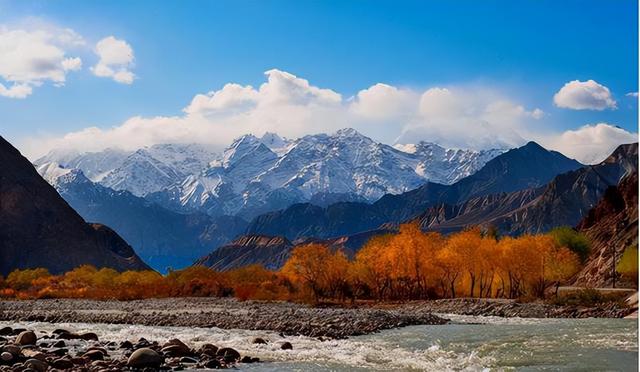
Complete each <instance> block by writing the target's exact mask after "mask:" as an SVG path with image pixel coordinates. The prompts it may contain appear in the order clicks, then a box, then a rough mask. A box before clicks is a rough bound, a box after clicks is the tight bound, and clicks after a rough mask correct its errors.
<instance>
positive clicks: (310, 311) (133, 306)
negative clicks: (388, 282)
mask: <svg viewBox="0 0 640 372" xmlns="http://www.w3.org/2000/svg"><path fill="white" fill-rule="evenodd" d="M0 321H38V322H51V323H59V322H74V323H75V322H78V323H116V324H141V325H150V326H186V327H218V328H223V329H248V330H270V331H276V332H281V333H283V334H286V335H304V336H310V337H329V338H345V337H349V336H356V335H363V334H368V333H373V332H377V331H380V330H383V329H389V328H396V327H404V326H409V325H423V324H444V323H446V322H447V320H446V319H444V318H441V317H438V316H436V315H433V314H432V313H431V310H429V309H427V308H424V309H421V308H403V307H387V308H378V307H360V308H337V307H331V308H313V307H309V306H306V305H301V304H294V303H288V302H257V301H237V300H235V299H231V298H166V299H147V300H139V301H94V300H74V299H52V300H25V301H0Z"/></svg>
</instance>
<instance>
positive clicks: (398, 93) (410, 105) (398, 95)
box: [350, 83, 418, 121]
mask: <svg viewBox="0 0 640 372" xmlns="http://www.w3.org/2000/svg"><path fill="white" fill-rule="evenodd" d="M417 99H418V95H417V94H415V92H413V91H410V90H407V89H398V88H396V87H393V86H391V85H387V84H382V83H378V84H375V85H372V86H371V87H369V88H367V89H363V90H361V91H359V92H358V94H357V95H356V97H355V98H354V99H353V102H352V103H351V105H350V108H351V111H352V112H353V113H354V114H355V115H359V116H361V117H362V118H364V119H369V120H373V121H386V120H390V119H397V118H399V117H410V116H412V115H414V114H415V111H416V107H417Z"/></svg>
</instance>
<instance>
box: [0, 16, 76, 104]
mask: <svg viewBox="0 0 640 372" xmlns="http://www.w3.org/2000/svg"><path fill="white" fill-rule="evenodd" d="M82 45H84V40H83V38H82V37H81V36H80V35H78V34H77V33H75V32H74V31H73V30H70V29H64V28H57V27H53V26H46V27H45V26H44V25H41V27H37V28H26V27H25V28H9V27H7V26H0V56H2V57H1V58H0V78H1V79H0V95H1V96H5V97H9V98H25V97H27V96H29V95H30V94H32V93H33V88H34V87H38V86H41V85H42V84H44V83H47V82H48V83H52V84H54V85H55V86H62V85H64V83H65V81H66V78H67V74H68V73H69V72H70V71H77V70H79V69H80V68H81V67H82V60H81V59H80V57H77V56H71V55H69V54H70V53H71V52H72V51H73V50H74V49H76V48H78V47H80V46H82Z"/></svg>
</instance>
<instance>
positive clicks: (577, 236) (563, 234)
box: [549, 226, 591, 262]
mask: <svg viewBox="0 0 640 372" xmlns="http://www.w3.org/2000/svg"><path fill="white" fill-rule="evenodd" d="M549 234H550V235H551V236H552V237H553V238H554V239H555V240H556V243H558V245H559V246H561V247H567V248H569V249H570V250H571V251H572V252H574V253H575V254H577V255H578V257H580V261H581V262H584V261H585V260H586V259H587V257H589V252H590V251H591V242H590V241H589V239H588V238H587V237H586V236H584V235H583V234H581V233H579V232H577V231H576V230H575V229H573V228H571V227H569V226H561V227H556V228H555V229H553V230H551V231H550V232H549Z"/></svg>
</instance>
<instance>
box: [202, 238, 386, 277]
mask: <svg viewBox="0 0 640 372" xmlns="http://www.w3.org/2000/svg"><path fill="white" fill-rule="evenodd" d="M394 231H395V230H393V229H379V230H372V231H365V232H362V233H358V234H354V235H350V236H342V237H338V238H333V239H316V238H305V239H298V240H296V241H294V242H290V241H289V240H288V239H287V238H284V237H279V236H267V235H244V236H241V237H239V238H238V239H236V240H234V241H233V242H231V243H229V244H226V245H223V246H221V247H220V248H218V249H217V250H215V251H213V252H212V253H210V254H208V255H207V256H204V257H202V258H201V259H199V260H198V261H196V263H195V265H203V266H208V267H211V268H213V269H216V270H221V271H226V270H232V269H237V268H240V267H244V266H248V265H255V264H258V265H262V266H264V267H266V268H267V269H270V270H277V269H280V268H281V267H282V266H283V265H284V264H285V262H286V261H287V259H288V258H289V255H290V254H291V251H292V250H293V249H294V248H295V247H299V246H304V245H306V244H310V243H319V244H323V245H326V246H328V247H329V248H330V249H332V250H338V249H339V250H342V251H343V252H345V254H347V256H349V257H354V256H355V254H356V252H357V251H358V250H360V248H362V246H363V245H364V244H365V243H366V242H367V241H369V239H371V238H372V237H374V236H377V235H383V234H388V233H392V232H394Z"/></svg>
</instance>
